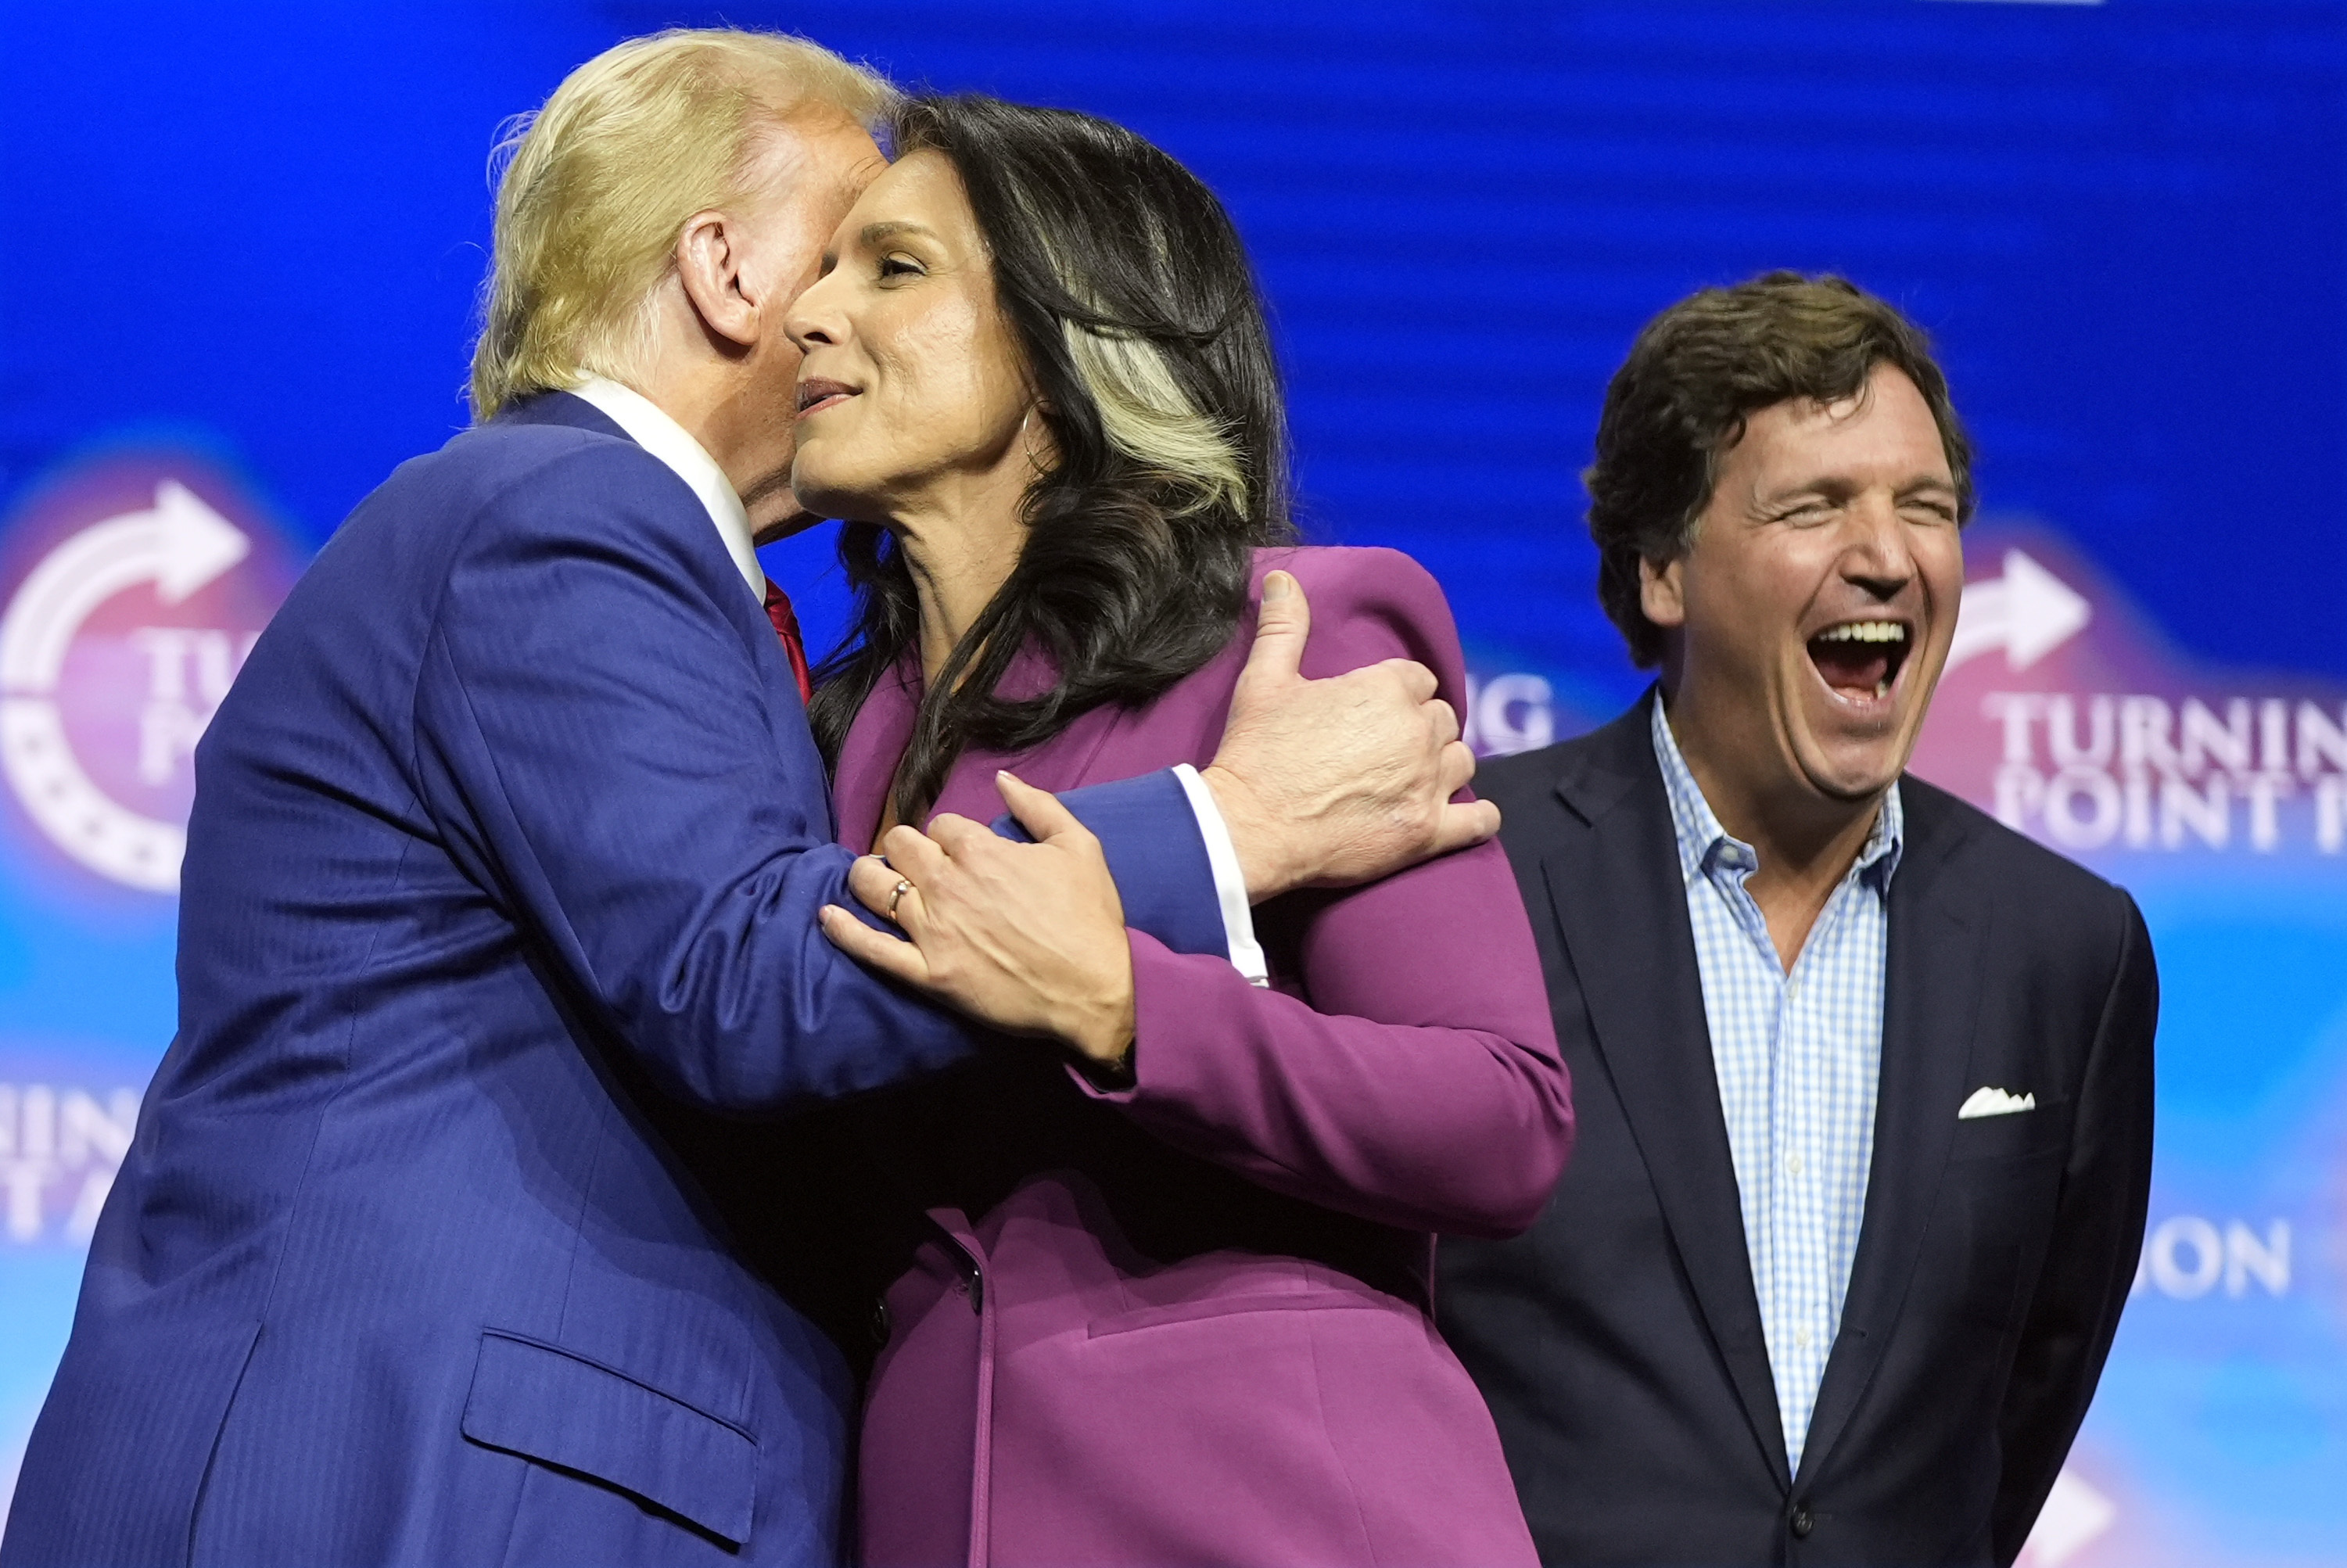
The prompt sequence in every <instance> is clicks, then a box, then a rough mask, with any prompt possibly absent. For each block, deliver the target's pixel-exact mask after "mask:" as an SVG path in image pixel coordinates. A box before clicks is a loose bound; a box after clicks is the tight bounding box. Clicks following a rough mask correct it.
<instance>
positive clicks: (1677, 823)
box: [1652, 691, 1906, 896]
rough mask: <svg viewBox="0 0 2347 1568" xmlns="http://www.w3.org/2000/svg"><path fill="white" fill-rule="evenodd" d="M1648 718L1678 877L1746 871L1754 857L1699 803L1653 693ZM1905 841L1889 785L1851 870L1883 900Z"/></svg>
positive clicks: (1894, 790) (1698, 790)
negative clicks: (1673, 838) (1715, 871)
mask: <svg viewBox="0 0 2347 1568" xmlns="http://www.w3.org/2000/svg"><path fill="white" fill-rule="evenodd" d="M1653 720H1654V723H1653V725H1652V728H1653V732H1654V740H1655V761H1656V762H1657V763H1660V764H1662V769H1663V793H1664V794H1665V795H1667V796H1668V797H1669V798H1670V803H1671V830H1672V832H1673V834H1674V835H1676V837H1677V840H1678V850H1679V876H1680V877H1681V879H1682V880H1683V881H1686V882H1692V881H1694V880H1695V879H1696V877H1697V876H1703V875H1706V874H1707V873H1708V872H1709V871H1710V869H1711V867H1712V866H1714V865H1718V866H1724V867H1726V868H1727V869H1728V870H1731V871H1742V872H1745V873H1747V874H1748V873H1750V872H1751V871H1752V870H1753V869H1754V868H1755V867H1756V866H1758V865H1759V864H1760V857H1759V855H1758V852H1756V851H1755V850H1754V849H1753V847H1752V846H1751V845H1748V844H1747V843H1745V842H1744V841H1743V840H1742V839H1740V838H1736V837H1733V836H1731V835H1729V833H1728V831H1727V829H1726V828H1724V827H1722V826H1721V825H1719V818H1718V816H1717V815H1716V814H1715V813H1714V812H1713V811H1712V809H1711V803H1710V802H1709V801H1707V800H1706V799H1704V797H1703V788H1702V786H1701V785H1699V784H1696V782H1695V773H1694V770H1692V769H1691V768H1689V767H1688V766H1687V764H1686V756H1685V755H1684V754H1683V753H1681V752H1680V751H1679V743H1678V737H1677V736H1676V735H1674V734H1672V733H1671V722H1670V719H1669V718H1668V717H1667V716H1666V715H1665V713H1664V712H1663V694H1662V692H1660V691H1657V692H1655V700H1654V712H1653ZM1905 842H1906V812H1905V810H1904V809H1903V808H1902V807H1901V805H1900V804H1899V789H1898V786H1897V785H1896V784H1894V785H1892V786H1891V788H1890V789H1888V790H1885V791H1884V792H1883V794H1882V805H1881V809H1880V810H1878V811H1877V812H1876V813H1875V815H1874V831H1873V832H1871V833H1870V834H1868V835H1866V845H1865V847H1863V848H1861V849H1860V851H1859V852H1858V860H1857V863H1856V864H1855V865H1853V866H1851V867H1850V869H1851V871H1852V872H1853V874H1855V875H1856V876H1859V877H1860V879H1862V880H1864V881H1866V882H1868V883H1870V884H1871V885H1872V886H1873V887H1874V889H1875V890H1876V891H1877V892H1878V893H1883V894H1885V895H1886V896H1887V895H1888V892H1889V889H1890V886H1891V875H1892V873H1894V872H1896V871H1897V870H1898V869H1899V856H1900V852H1901V849H1902V848H1903V847H1904V846H1905Z"/></svg>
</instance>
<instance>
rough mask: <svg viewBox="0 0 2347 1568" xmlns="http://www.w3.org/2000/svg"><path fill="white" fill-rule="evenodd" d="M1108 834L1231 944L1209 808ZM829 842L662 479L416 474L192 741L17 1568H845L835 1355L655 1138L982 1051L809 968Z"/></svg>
mask: <svg viewBox="0 0 2347 1568" xmlns="http://www.w3.org/2000/svg"><path fill="white" fill-rule="evenodd" d="M1071 804H1075V805H1076V806H1077V807H1078V809H1079V811H1080V814H1082V815H1086V816H1087V817H1088V820H1091V821H1092V823H1093V825H1094V826H1095V827H1096V828H1097V829H1099V830H1100V831H1102V835H1103V837H1104V838H1105V839H1106V840H1107V841H1108V844H1109V847H1110V854H1111V859H1112V864H1113V865H1114V866H1115V868H1116V869H1117V871H1118V873H1119V875H1120V878H1121V880H1122V884H1123V886H1124V887H1125V889H1126V901H1127V909H1128V912H1129V917H1130V918H1131V919H1132V920H1133V923H1134V924H1135V925H1136V926H1141V927H1144V928H1148V929H1151V930H1153V932H1155V933H1156V934H1158V935H1160V936H1161V937H1163V938H1166V939H1167V940H1168V941H1169V942H1172V943H1174V944H1177V945H1180V946H1182V947H1184V948H1188V949H1189V950H1204V951H1221V950H1222V945H1223V939H1224V938H1223V930H1222V925H1221V920H1220V916H1219V913H1218V912H1217V907H1216V904H1215V899H1214V886H1213V880H1212V876H1211V872H1210V871H1209V869H1208V867H1207V865H1206V859H1205V854H1204V847H1203V845H1202V844H1201V842H1200V840H1199V836H1198V832H1197V827H1196V824H1195V821H1194V818H1193V817H1192V815H1191V814H1190V810H1189V807H1188V805H1187V804H1186V803H1185V802H1184V798H1183V796H1182V794H1181V790H1180V786H1179V784H1178V783H1177V782H1176V781H1175V780H1173V777H1172V775H1170V774H1158V775H1154V776H1153V777H1152V778H1147V779H1143V780H1138V781H1133V783H1131V784H1122V785H1112V786H1109V787H1108V788H1107V789H1106V790H1105V791H1102V792H1094V794H1093V796H1092V798H1091V799H1090V800H1089V801H1086V800H1082V799H1074V800H1071ZM832 836H833V825H832V817H831V813H830V805H829V801H828V797H827V795H826V793H825V783H824V769H823V764H822V761H821V759H820V757H819V756H818V754H817V753H816V750H815V744H814V743H813V741H812V739H811V738H810V735H809V733H808V730H807V726H806V721H805V712H804V710H803V708H802V707H801V704H800V702H799V699H798V694H797V692H796V690H795V688H794V684H793V682H792V677H791V672H790V669H789V666H788V664H787V663H786V661H784V657H783V654H782V652H781V651H780V649H779V647H778V646H777V644H776V641H775V638H774V630H773V629H772V627H771V626H770V625H769V624H768V623H767V620H766V618H765V615H764V611H763V610H762V609H761V608H760V606H759V605H758V603H757V602H756V601H755V600H754V599H753V597H752V596H751V595H749V594H748V593H746V592H744V591H743V584H742V579H741V577H740V575H739V573H738V572H737V570H736V569H735V567H734V564H733V561H732V560H731V559H728V557H727V555H726V553H725V551H724V549H723V546H722V545H721V543H720V541H719V539H718V538H717V536H716V534H715V532H714V531H713V530H712V528H711V527H710V524H709V518H708V516H707V514H706V512H705V511H704V510H703V508H702V504H701V502H700V501H699V500H698V499H696V498H695V497H694V496H693V495H692V492H691V490H690V489H688V488H687V487H686V486H685V485H684V484H683V482H682V480H680V479H678V478H677V477H676V476H675V475H674V474H673V473H671V471H670V470H669V469H668V468H666V467H665V466H662V465H661V464H660V463H659V462H658V461H656V460H655V459H653V458H652V457H651V456H649V455H647V454H646V453H644V452H643V451H642V450H641V448H639V447H637V446H634V445H633V444H632V443H631V442H630V441H629V440H627V439H626V437H625V436H622V435H621V434H620V432H619V430H618V429H617V428H616V427H615V426H614V425H611V424H610V422H609V421H608V420H607V419H605V418H604V416H603V415H600V414H599V413H597V412H596V411H595V410H593V409H592V408H590V407H589V406H588V405H586V404H584V403H582V402H580V401H579V400H578V399H576V398H573V397H569V396H568V395H560V394H557V395H549V396H545V397H541V398H538V399H535V400H532V401H531V402H529V403H528V404H525V405H522V406H521V407H519V408H518V409H517V410H515V411H513V412H511V413H509V414H507V415H505V416H503V417H500V418H499V419H497V420H496V421H494V422H492V423H491V424H489V425H486V426H483V427H481V428H478V429H475V430H472V431H469V432H467V433H466V434H464V435H462V436H458V437H456V439H455V440H454V441H452V442H450V443H449V445H448V446H446V447H445V448H444V449H442V450H441V451H439V452H437V453H435V454H433V455H430V456H425V457H421V458H418V459H416V460H415V461H413V462H411V463H408V464H406V465H405V466H402V467H401V468H400V469H399V471H398V472H397V473H396V474H395V475H394V476H393V477H392V478H391V479H390V480H389V481H388V482H387V483H386V484H384V487H382V488H381V489H379V490H377V491H376V492H375V493H374V495H373V496H371V497H369V498H368V499H367V500H366V501H365V502H364V504H362V505H361V506H360V507H359V508H358V510H357V511H356V512H355V513H354V514H353V516H352V518H350V520H349V521H348V522H347V523H346V524H345V525H344V526H343V528H342V529H341V530H340V531H339V532H338V533H337V535H336V536H335V538H333V541H332V542H331V543H330V544H329V545H328V546H327V547H326V548H325V549H324V550H323V552H322V553H321V554H320V556H319V558H318V559H317V561H316V562H315V563H314V565H313V567H312V568H311V569H310V571H309V572H308V573H307V574H306V575H305V577H304V578H303V579H302V582H301V583H300V584H299V585H298V586H297V588H296V589H294V591H293V593H292V596H291V597H290V598H289V599H288V600H287V601H286V604H285V606H284V607H283V609H282V611H281V612H280V613H279V615H278V616H277V618H276V619H275V620H274V621H273V622H272V624H271V626H270V628H269V630H267V631H266V632H265V633H264V634H263V635H262V637H261V641H260V642H259V644H258V645H257V646H256V647H255V649H254V650H253V652H252V656H251V660H250V661H249V662H248V663H247V664H246V666H245V668H244V671H243V672H242V673H241V676H240V678H239V680H238V681H237V683H236V685H235V688H234V689H233V690H232V691H231V692H230V694H229V696H228V699H227V701H226V702H223V703H222V704H221V707H220V712H219V714H218V716H217V718H216V719H215V720H214V722H213V723H212V726H211V728H210V732H209V733H208V734H207V735H206V736H205V738H204V741H203V743H202V744H201V746H200V749H199V752H198V754H197V794H196V805H195V810H194V815H193V819H192V821H191V823H190V829H189V845H188V856H187V863H186V871H185V889H186V890H185V895H184V898H183V903H182V907H181V929H180V942H179V988H180V1027H179V1035H178V1038H177V1039H176V1040H174V1041H173V1042H172V1045H171V1048H170V1050H169V1054H168V1055H167V1056H166V1057H165V1059H164V1061H163V1064H162V1067H161V1069H160V1070H159V1072H158V1074H157V1076H156V1079H155V1082H154V1085H153V1088H152V1089H151V1090H150V1091H149V1095H148V1099H147V1102H146V1105H145V1108H144V1110H143V1112H141V1116H140V1120H139V1125H138V1135H137V1138H136V1141H135V1143H134V1145H133V1147H132V1149H131V1151H130V1153H129V1155H128V1159H127V1160H126V1162H125V1163H124V1165H123V1168H122V1172H121V1174H120V1177H119V1178H118V1183H117V1184H116V1187H115V1190H114V1193H113V1196H112V1199H111V1201H110V1202H109V1203H108V1206H107V1209H106V1212H105V1214H104V1217H103V1219H102V1221H101V1223H100V1225H99V1226H98V1230H97V1236H96V1239H95V1241H94V1243H93V1245H92V1249H91V1254H90V1261H89V1266H88V1270H87V1276H86V1277H85V1281H84V1286H83V1291H82V1298H81V1303H80V1307H79V1310H78V1313H77V1318H76V1321H75V1327H74V1332H73V1337H72V1341H71V1343H70V1346H69V1347H68V1348H67V1354H66V1358H65V1361H64V1364H63V1366H62V1368H61V1369H60V1370H59V1372H58V1375H57V1379H56V1385H55V1388H54V1389H53V1390H52V1393H51V1395H50V1398H49V1400H48V1403H47V1405H46V1408H45V1409H44V1411H43V1414H42V1416H41V1419H40V1421H39V1424H38V1426H37V1428H36V1431H35V1434H34V1438H33V1440H32V1443H31V1446H30V1448H29V1450H28V1451H27V1453H26V1460H25V1464H24V1469H23V1473H22V1479H21V1481H20V1486H19V1490H18V1492H17V1496H16V1502H15V1511H14V1516H13V1517H12V1519H11V1520H10V1522H9V1528H8V1534H7V1539H6V1541H5V1545H0V1563H5V1568H35V1565H36V1564H58V1563H73V1564H92V1563H106V1564H128V1563H167V1562H169V1563H180V1562H189V1561H196V1562H219V1563H237V1564H240V1565H242V1568H260V1565H261V1564H267V1563H287V1564H292V1563H300V1564H303V1565H306V1568H320V1565H323V1564H333V1563H415V1564H433V1565H446V1564H455V1563H569V1564H580V1563H635V1564H643V1563H687V1562H703V1561H705V1562H709V1563H719V1562H724V1563H734V1564H741V1563H829V1562H832V1561H834V1560H835V1556H836V1554H837V1551H838V1542H837V1522H838V1519H839V1515H840V1501H841V1493H842V1485H843V1454H844V1445H845V1438H846V1425H847V1410H848V1404H847V1401H848V1399H849V1398H850V1390H849V1380H848V1378H847V1375H846V1368H845V1367H844V1364H843V1362H842V1360H841V1358H840V1355H839V1353H838V1351H837V1350H836V1349H835V1348H834V1347H833V1345H832V1344H831V1343H830V1342H829V1341H828V1340H827V1339H826V1338H825V1336H824V1335H822V1334H821V1333H819V1332H817V1331H816V1330H815V1327H813V1326H812V1324H811V1323H810V1322H809V1320H808V1319H807V1318H806V1317H804V1316H802V1315H801V1314H800V1313H799V1312H798V1311H796V1310H794V1307H792V1306H791V1305H790V1304H789V1303H788V1302H787V1301H786V1300H785V1299H784V1296H783V1295H782V1294H781V1293H780V1292H778V1290H777V1289H776V1288H775V1286H774V1283H773V1282H772V1281H771V1280H770V1279H768V1278H766V1277H763V1276H761V1275H760V1274H759V1273H758V1272H756V1271H753V1269H752V1268H750V1267H748V1266H745V1264H744V1261H743V1257H742V1255H741V1254H740V1253H739V1251H738V1250H737V1249H736V1248H735V1247H734V1246H733V1245H731V1237H730V1233H729V1231H728V1229H727V1227H726V1225H725V1224H724V1223H723V1219H722V1218H721V1216H720V1214H719V1213H718V1211H717V1209H716V1208H715V1207H714V1206H713V1204H712V1191H711V1189H710V1187H709V1185H708V1184H705V1183H703V1182H702V1181H699V1180H697V1179H696V1178H695V1176H694V1174H693V1172H692V1168H691V1156H692V1150H691V1149H690V1148H687V1147H681V1146H680V1144H679V1142H678V1140H676V1139H675V1138H673V1137H669V1136H663V1135H662V1134H661V1132H660V1131H658V1130H656V1128H655V1126H654V1122H655V1121H656V1120H657V1121H659V1122H661V1124H663V1125H666V1126H668V1127H670V1128H671V1129H673V1127H674V1126H676V1125H677V1124H679V1123H678V1117H679V1115H683V1116H685V1117H687V1118H690V1117H691V1116H694V1115H706V1116H723V1117H731V1118H742V1117H769V1116H773V1117H786V1116H787V1113H788V1112H789V1111H790V1110H791V1108H792V1107H794V1106H795V1105H800V1104H804V1103H812V1102H820V1101H822V1100H825V1099H826V1098H831V1097H836V1096H840V1095H844V1094H847V1093H850V1092H853V1091H857V1090H860V1089H864V1088H867V1087H870V1086H873V1085H876V1084H879V1083H882V1082H886V1081H890V1080H894V1079H897V1078H901V1077H903V1076H905V1075H907V1073H910V1072H913V1071H918V1070H921V1069H923V1068H926V1067H929V1066H933V1065H938V1064H941V1063H943V1062H945V1061H949V1060H951V1059H953V1058H955V1057H957V1056H958V1055H959V1054H960V1053H961V1052H962V1051H963V1050H965V1049H966V1042H965V1040H964V1037H963V1034H962V1031H961V1030H960V1029H959V1028H958V1026H957V1025H955V1024H954V1023H953V1022H951V1021H950V1020H948V1019H946V1018H945V1017H943V1016H941V1015H939V1014H938V1013H936V1012H934V1011H932V1010H930V1009H928V1008H926V1007H925V1006H922V1005H920V1004H918V1003H917V1002H915V1001H913V1000H912V999H909V998H907V997H906V996H904V995H901V994H898V993H897V992H894V991H892V990H891V989H888V988H887V987H886V986H885V985H883V984H882V983H880V982H878V981H876V980H875V979H873V978H871V977H870V976H869V975H867V974H866V973H865V972H864V971H862V970H860V969H859V968H856V966H855V965H854V964H852V963H850V962H848V961H846V959H844V958H841V957H840V956H839V955H838V954H837V953H836V952H835V950H834V949H833V948H831V947H830V945H829V944H828V943H827V942H826V941H825V939H824V938H822V936H821V935H820V934H819V933H818V931H817V930H816V927H815V922H814V915H815V909H816V907H818V906H819V905H821V904H822V903H824V902H825V901H830V900H835V899H837V898H839V897H841V896H842V883H843V878H844V876H845V874H846V868H847V866H848V865H849V862H850V856H849V854H848V852H847V851H846V850H844V849H841V848H839V847H837V846H836V845H834V844H833V843H832ZM791 1135H792V1129H791V1127H790V1125H789V1123H788V1122H787V1120H784V1121H779V1122H776V1124H775V1126H774V1133H773V1136H774V1139H775V1140H776V1141H778V1142H781V1141H787V1140H788V1138H789V1137H790V1136H791ZM732 1196H733V1197H734V1198H735V1199H736V1201H737V1202H738V1201H739V1200H740V1199H741V1198H742V1197H743V1194H732ZM750 1196H751V1197H752V1198H753V1201H754V1200H756V1199H758V1198H760V1197H763V1199H764V1202H766V1203H768V1204H774V1205H787V1204H788V1203H789V1202H790V1194H788V1193H786V1192H777V1193H772V1194H750Z"/></svg>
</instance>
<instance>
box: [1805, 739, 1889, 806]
mask: <svg viewBox="0 0 2347 1568" xmlns="http://www.w3.org/2000/svg"><path fill="white" fill-rule="evenodd" d="M1907 751H1908V748H1907V747H1906V746H1904V745H1902V744H1899V743H1896V742H1895V741H1893V742H1888V743H1886V742H1881V741H1876V742H1870V743H1863V744H1860V745H1853V746H1850V747H1848V748H1846V749H1844V748H1829V747H1819V748H1817V750H1816V752H1814V753H1812V754H1811V755H1810V756H1809V757H1807V758H1805V759H1803V764H1804V765H1803V766H1802V769H1801V771H1802V772H1803V773H1805V774H1808V775H1809V786H1810V787H1811V788H1812V789H1815V790H1816V791H1817V792H1818V793H1819V794H1822V795H1824V796H1826V797H1827V798H1828V799H1830V800H1840V801H1848V802H1850V803H1852V804H1855V803H1857V802H1860V801H1865V800H1872V799H1874V798H1876V797H1877V796H1879V795H1881V794H1882V792H1883V791H1885V790H1887V789H1889V788H1890V787H1891V785H1892V784H1897V783H1898V782H1899V775H1900V774H1902V773H1904V772H1905V771H1906V768H1907Z"/></svg>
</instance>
